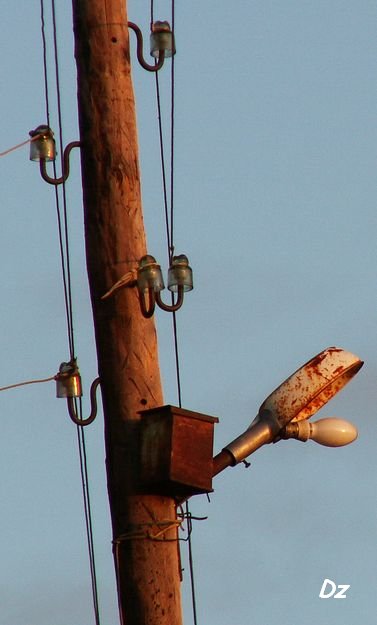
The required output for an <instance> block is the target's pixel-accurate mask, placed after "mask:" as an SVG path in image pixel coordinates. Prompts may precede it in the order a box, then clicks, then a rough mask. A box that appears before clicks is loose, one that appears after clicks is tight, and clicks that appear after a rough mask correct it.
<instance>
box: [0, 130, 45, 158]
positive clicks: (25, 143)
mask: <svg viewBox="0 0 377 625" xmlns="http://www.w3.org/2000/svg"><path fill="white" fill-rule="evenodd" d="M39 136H40V135H38V136H37V137H31V138H30V139H26V141H22V143H17V145H14V146H13V147H11V148H8V149H7V150H4V152H0V157H1V156H6V155H7V154H10V153H11V152H14V151H15V150H18V148H22V147H23V146H24V145H27V144H28V143H31V142H32V141H35V139H36V138H38V137H39Z"/></svg>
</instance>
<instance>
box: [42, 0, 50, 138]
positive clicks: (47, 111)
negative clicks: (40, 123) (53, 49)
mask: <svg viewBox="0 0 377 625" xmlns="http://www.w3.org/2000/svg"><path fill="white" fill-rule="evenodd" d="M41 32H42V48H43V76H44V88H45V105H46V119H47V125H48V126H50V108H49V91H48V77H47V43H46V24H45V10H44V1H43V0H41Z"/></svg>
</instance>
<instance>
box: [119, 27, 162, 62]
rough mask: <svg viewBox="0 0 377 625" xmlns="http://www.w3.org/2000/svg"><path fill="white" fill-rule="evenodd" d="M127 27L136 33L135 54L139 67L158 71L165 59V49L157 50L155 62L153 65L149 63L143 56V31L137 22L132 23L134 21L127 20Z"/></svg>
mask: <svg viewBox="0 0 377 625" xmlns="http://www.w3.org/2000/svg"><path fill="white" fill-rule="evenodd" d="M128 28H131V30H133V31H134V33H135V35H136V55H137V60H138V61H139V63H140V65H141V67H143V68H144V69H146V70H147V71H148V72H158V70H159V69H161V67H162V66H163V64H164V61H165V50H159V52H158V61H157V63H156V64H155V65H150V64H149V63H147V62H146V60H145V59H144V56H143V33H142V32H141V30H140V28H139V27H138V26H137V24H134V22H128Z"/></svg>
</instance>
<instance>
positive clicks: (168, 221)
mask: <svg viewBox="0 0 377 625" xmlns="http://www.w3.org/2000/svg"><path fill="white" fill-rule="evenodd" d="M150 8H151V25H152V24H153V22H154V2H153V0H151V5H150ZM171 29H172V32H173V35H174V33H175V0H172V3H171ZM155 82H156V103H157V119H158V134H159V143H160V159H161V170H162V189H163V205H164V218H165V228H166V243H167V250H168V258H169V264H171V262H172V258H173V255H174V225H175V224H174V208H175V206H174V200H175V197H174V191H175V188H174V165H175V56H174V54H173V55H172V59H171V76H170V194H169V199H168V192H167V175H166V159H165V145H164V132H163V127H162V112H161V108H162V107H161V95H160V83H159V76H158V72H155ZM169 202H170V212H169ZM172 303H174V295H173V293H172ZM172 314H173V342H174V360H175V371H176V384H177V396H178V405H179V407H180V408H182V385H181V371H180V354H179V338H178V327H177V316H176V313H175V312H173V313H172ZM185 517H186V519H188V523H191V522H190V519H191V513H190V509H189V504H188V502H187V501H186V502H185ZM191 535H192V528H191V525H190V527H189V532H188V538H187V544H188V560H189V569H190V584H191V602H192V610H193V619H194V625H197V624H198V618H197V601H196V591H195V578H194V556H193V549H192V540H191Z"/></svg>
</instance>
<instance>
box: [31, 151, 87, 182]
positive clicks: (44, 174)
mask: <svg viewBox="0 0 377 625" xmlns="http://www.w3.org/2000/svg"><path fill="white" fill-rule="evenodd" d="M79 147H81V143H80V141H72V142H71V143H68V145H67V146H66V148H65V150H64V153H63V173H62V176H61V177H60V178H51V176H49V175H48V173H47V169H46V159H45V158H40V160H39V169H40V172H41V176H42V178H43V180H44V181H45V182H48V183H49V184H53V185H55V186H57V185H59V184H63V182H65V181H66V180H67V178H68V176H69V155H70V153H71V150H73V148H79Z"/></svg>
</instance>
